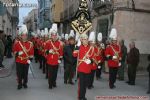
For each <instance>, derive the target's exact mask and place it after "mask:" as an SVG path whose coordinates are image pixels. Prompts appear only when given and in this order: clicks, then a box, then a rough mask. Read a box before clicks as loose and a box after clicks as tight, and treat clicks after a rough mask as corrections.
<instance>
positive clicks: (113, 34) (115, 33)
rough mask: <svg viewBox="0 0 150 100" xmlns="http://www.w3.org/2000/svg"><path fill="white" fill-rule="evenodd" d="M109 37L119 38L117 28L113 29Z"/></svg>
mask: <svg viewBox="0 0 150 100" xmlns="http://www.w3.org/2000/svg"><path fill="white" fill-rule="evenodd" d="M109 38H111V39H112V40H117V30H116V29H115V28H112V29H111V32H110V35H109Z"/></svg>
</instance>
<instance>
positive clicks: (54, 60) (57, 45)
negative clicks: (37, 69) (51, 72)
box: [44, 40, 63, 65]
mask: <svg viewBox="0 0 150 100" xmlns="http://www.w3.org/2000/svg"><path fill="white" fill-rule="evenodd" d="M44 49H45V51H47V50H48V51H49V50H53V51H54V53H53V54H52V53H49V54H48V55H47V56H46V59H47V64H49V65H58V60H59V59H60V58H62V55H63V45H62V43H61V42H60V41H55V42H52V41H50V40H49V41H47V42H46V44H45V46H44Z"/></svg>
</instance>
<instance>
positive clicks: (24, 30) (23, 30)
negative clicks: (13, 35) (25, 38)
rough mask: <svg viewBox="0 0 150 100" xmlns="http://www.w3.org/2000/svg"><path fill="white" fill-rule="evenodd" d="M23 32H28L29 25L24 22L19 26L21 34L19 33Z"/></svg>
mask: <svg viewBox="0 0 150 100" xmlns="http://www.w3.org/2000/svg"><path fill="white" fill-rule="evenodd" d="M22 34H28V30H27V26H26V25H25V24H23V25H22V26H21V27H20V28H19V34H18V35H22Z"/></svg>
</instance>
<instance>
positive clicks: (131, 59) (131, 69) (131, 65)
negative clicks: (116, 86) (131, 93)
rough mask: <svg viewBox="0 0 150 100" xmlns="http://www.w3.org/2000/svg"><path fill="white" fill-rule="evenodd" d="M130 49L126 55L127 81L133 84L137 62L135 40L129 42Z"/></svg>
mask: <svg viewBox="0 0 150 100" xmlns="http://www.w3.org/2000/svg"><path fill="white" fill-rule="evenodd" d="M129 47H130V51H129V53H128V55H127V64H128V79H129V80H128V81H127V83H128V84H129V85H135V78H136V69H137V66H138V64H139V56H140V53H139V50H138V49H137V48H136V47H135V42H132V43H130V45H129Z"/></svg>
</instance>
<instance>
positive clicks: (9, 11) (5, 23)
mask: <svg viewBox="0 0 150 100" xmlns="http://www.w3.org/2000/svg"><path fill="white" fill-rule="evenodd" d="M1 3H3V4H9V3H19V1H18V0H1ZM3 6H5V7H6V11H5V14H4V15H2V16H0V28H1V29H2V30H3V31H4V33H5V34H6V35H12V37H13V38H14V37H15V36H16V29H17V26H18V23H19V7H18V6H10V5H3Z"/></svg>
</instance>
